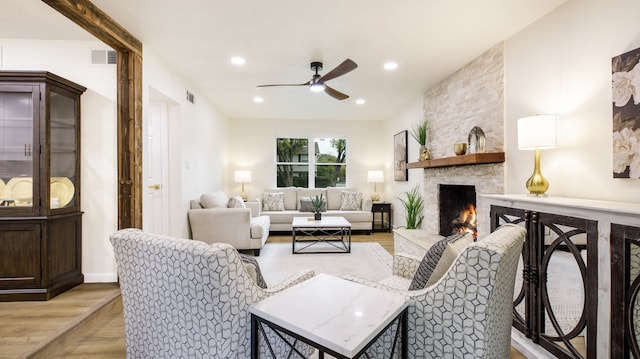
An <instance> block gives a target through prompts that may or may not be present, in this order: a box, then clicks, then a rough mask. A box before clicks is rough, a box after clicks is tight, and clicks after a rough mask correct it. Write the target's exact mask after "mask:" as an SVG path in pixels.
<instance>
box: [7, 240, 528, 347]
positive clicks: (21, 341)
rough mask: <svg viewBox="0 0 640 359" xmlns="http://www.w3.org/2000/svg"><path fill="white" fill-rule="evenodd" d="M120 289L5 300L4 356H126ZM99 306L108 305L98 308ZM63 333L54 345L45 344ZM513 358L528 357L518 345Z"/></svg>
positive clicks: (388, 243) (90, 287) (92, 287)
mask: <svg viewBox="0 0 640 359" xmlns="http://www.w3.org/2000/svg"><path fill="white" fill-rule="evenodd" d="M290 240H291V236H290V235H273V236H270V237H269V241H270V242H289V241H290ZM353 241H354V242H374V241H375V242H378V243H380V245H382V246H383V247H384V248H385V249H386V250H388V251H389V252H390V253H392V254H393V235H392V234H391V233H374V234H371V235H354V236H353ZM118 293H119V288H118V287H117V285H116V284H100V283H93V284H83V285H80V286H78V287H76V288H74V289H72V290H70V291H68V292H66V293H63V294H61V295H59V296H58V297H56V298H54V299H52V300H49V301H47V302H13V303H0V323H2V325H0V359H5V358H86V359H93V358H96V359H97V358H100V359H122V358H125V357H126V352H125V340H124V320H123V318H122V300H121V299H120V297H119V296H118ZM114 296H115V297H114ZM96 306H102V307H103V308H104V309H103V310H100V311H98V312H96V311H95V308H96ZM74 328H75V329H74ZM78 332H79V333H78ZM60 334H62V336H61V337H59V338H58V339H55V340H53V341H52V342H51V344H49V345H43V344H42V343H43V342H44V341H47V340H50V339H52V338H53V337H58V336H59V335H60ZM511 358H515V359H522V358H525V357H524V356H523V355H522V354H520V353H518V352H517V351H516V350H515V349H512V350H511Z"/></svg>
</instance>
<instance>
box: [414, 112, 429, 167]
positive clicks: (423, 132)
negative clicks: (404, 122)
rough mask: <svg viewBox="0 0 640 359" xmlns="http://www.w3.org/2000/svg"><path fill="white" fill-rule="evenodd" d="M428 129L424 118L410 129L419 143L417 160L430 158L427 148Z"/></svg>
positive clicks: (427, 123)
mask: <svg viewBox="0 0 640 359" xmlns="http://www.w3.org/2000/svg"><path fill="white" fill-rule="evenodd" d="M428 130H429V122H427V121H426V120H425V121H423V122H422V123H420V124H418V125H417V126H415V127H413V129H411V136H412V137H413V138H414V139H415V140H416V142H418V144H419V145H420V157H419V158H418V160H419V161H426V160H428V159H429V158H431V154H429V149H428V148H427V132H428Z"/></svg>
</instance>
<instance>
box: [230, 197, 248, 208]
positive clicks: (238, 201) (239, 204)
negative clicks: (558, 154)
mask: <svg viewBox="0 0 640 359" xmlns="http://www.w3.org/2000/svg"><path fill="white" fill-rule="evenodd" d="M227 207H228V208H247V206H245V204H244V201H243V200H242V197H240V196H239V195H238V196H234V197H231V198H229V202H227Z"/></svg>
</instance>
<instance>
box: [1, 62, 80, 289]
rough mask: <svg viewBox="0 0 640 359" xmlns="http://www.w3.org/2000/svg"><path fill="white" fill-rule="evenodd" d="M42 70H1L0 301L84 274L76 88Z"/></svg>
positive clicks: (69, 283)
mask: <svg viewBox="0 0 640 359" xmlns="http://www.w3.org/2000/svg"><path fill="white" fill-rule="evenodd" d="M85 90H86V88H85V87H83V86H80V85H78V84H76V83H73V82H71V81H68V80H66V79H63V78H61V77H59V76H57V75H54V74H52V73H49V72H13V71H0V301H18V300H47V299H50V298H52V297H54V296H56V295H58V294H60V293H62V292H64V291H65V290H68V289H70V288H72V287H74V286H76V285H78V284H80V283H82V282H83V280H84V277H83V275H82V257H81V256H82V212H81V211H80V96H81V95H82V93H83V92H84V91H85Z"/></svg>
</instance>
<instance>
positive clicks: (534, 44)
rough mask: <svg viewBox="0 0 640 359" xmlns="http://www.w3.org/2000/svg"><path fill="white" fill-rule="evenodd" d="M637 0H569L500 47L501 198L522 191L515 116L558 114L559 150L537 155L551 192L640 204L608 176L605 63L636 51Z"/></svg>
mask: <svg viewBox="0 0 640 359" xmlns="http://www.w3.org/2000/svg"><path fill="white" fill-rule="evenodd" d="M639 13H640V1H637V0H607V1H603V0H601V1H596V0H571V1H568V2H567V3H566V4H565V5H563V6H562V7H560V8H559V9H557V10H556V11H554V12H552V13H550V14H549V15H547V16H546V17H544V18H542V19H541V20H539V21H538V22H536V23H534V24H533V25H531V26H529V27H528V28H526V29H525V30H523V31H522V32H520V33H518V34H517V35H516V36H513V37H512V38H511V39H509V40H508V41H507V42H506V101H505V102H506V139H505V140H506V141H505V143H506V153H507V182H506V191H507V193H526V189H525V185H524V183H525V182H526V180H527V179H528V178H529V176H530V175H531V173H532V171H533V152H530V151H520V150H518V144H517V119H518V118H520V117H523V116H529V115H532V114H537V113H557V114H559V115H560V134H559V137H558V146H559V147H558V148H556V149H551V150H544V151H542V159H541V167H542V173H543V175H544V176H545V177H546V178H547V179H548V180H549V182H550V187H549V191H548V193H549V195H553V196H565V197H579V198H589V199H605V200H617V201H625V202H639V201H640V182H639V181H638V180H637V179H636V180H632V179H613V178H612V173H613V165H612V163H613V162H612V100H611V58H612V57H614V56H617V55H620V54H622V53H625V52H627V51H629V50H633V49H636V48H638V47H640V26H639V25H638V14H639Z"/></svg>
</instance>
